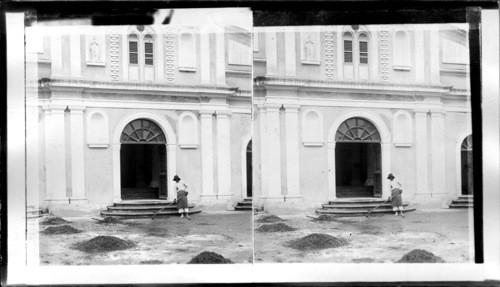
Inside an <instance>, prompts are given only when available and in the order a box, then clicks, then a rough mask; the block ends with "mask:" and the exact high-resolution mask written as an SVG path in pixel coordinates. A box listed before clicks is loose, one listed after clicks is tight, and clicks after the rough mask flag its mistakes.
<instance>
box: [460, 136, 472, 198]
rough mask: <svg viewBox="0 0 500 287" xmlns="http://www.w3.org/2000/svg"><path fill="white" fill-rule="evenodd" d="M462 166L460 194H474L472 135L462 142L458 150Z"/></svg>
mask: <svg viewBox="0 0 500 287" xmlns="http://www.w3.org/2000/svg"><path fill="white" fill-rule="evenodd" d="M460 157H461V167H462V195H473V194H474V183H473V178H474V172H473V169H472V135H470V136H468V137H467V138H465V139H464V141H463V142H462V148H461V151H460Z"/></svg>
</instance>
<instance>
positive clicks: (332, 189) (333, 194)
mask: <svg viewBox="0 0 500 287" xmlns="http://www.w3.org/2000/svg"><path fill="white" fill-rule="evenodd" d="M335 144H336V142H328V201H333V200H335V199H337V187H336V185H337V183H336V178H335V175H336V173H335V172H336V171H335Z"/></svg>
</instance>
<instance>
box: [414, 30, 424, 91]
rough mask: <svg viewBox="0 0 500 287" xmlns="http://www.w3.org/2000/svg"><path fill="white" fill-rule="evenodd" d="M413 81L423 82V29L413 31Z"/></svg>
mask: <svg viewBox="0 0 500 287" xmlns="http://www.w3.org/2000/svg"><path fill="white" fill-rule="evenodd" d="M414 48H415V81H416V82H417V83H423V82H425V69H424V63H425V57H424V51H425V47H424V31H422V30H416V31H415V47H414Z"/></svg>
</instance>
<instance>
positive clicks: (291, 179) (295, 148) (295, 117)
mask: <svg viewBox="0 0 500 287" xmlns="http://www.w3.org/2000/svg"><path fill="white" fill-rule="evenodd" d="M284 108H285V121H286V174H287V190H288V193H287V196H286V197H287V199H288V198H301V197H302V195H301V193H300V171H299V142H300V140H299V108H300V106H299V105H284Z"/></svg>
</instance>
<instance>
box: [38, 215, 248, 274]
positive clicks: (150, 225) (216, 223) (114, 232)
mask: <svg viewBox="0 0 500 287" xmlns="http://www.w3.org/2000/svg"><path fill="white" fill-rule="evenodd" d="M64 219H65V220H67V221H70V222H71V223H69V225H71V226H72V227H74V228H76V229H80V230H83V231H84V232H82V233H78V234H61V235H43V234H41V233H40V264H41V265H105V264H120V265H123V264H183V263H187V262H188V261H190V260H191V259H192V258H193V257H194V256H196V255H197V254H199V253H201V252H203V251H211V252H215V253H218V254H220V255H222V256H224V257H225V258H227V259H230V260H231V261H233V262H234V263H251V262H252V247H253V244H252V214H251V213H248V212H231V211H226V212H202V213H199V214H194V215H192V216H191V219H190V220H188V219H185V218H182V219H181V218H178V217H177V216H168V217H157V218H156V219H155V220H151V219H150V218H142V219H127V220H123V222H122V223H117V224H97V221H96V220H92V219H91V218H64ZM30 220H35V219H30ZM36 220H38V219H36ZM46 227H48V226H44V225H40V231H43V230H44V229H45V228H46ZM100 235H104V236H115V237H118V238H120V239H125V240H130V241H132V242H134V243H136V246H135V247H133V248H131V249H127V250H121V251H113V252H107V253H99V254H88V253H84V252H81V251H77V250H73V249H71V248H70V246H71V245H73V244H74V243H77V242H81V241H85V240H89V239H92V238H94V237H96V236H100Z"/></svg>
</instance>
